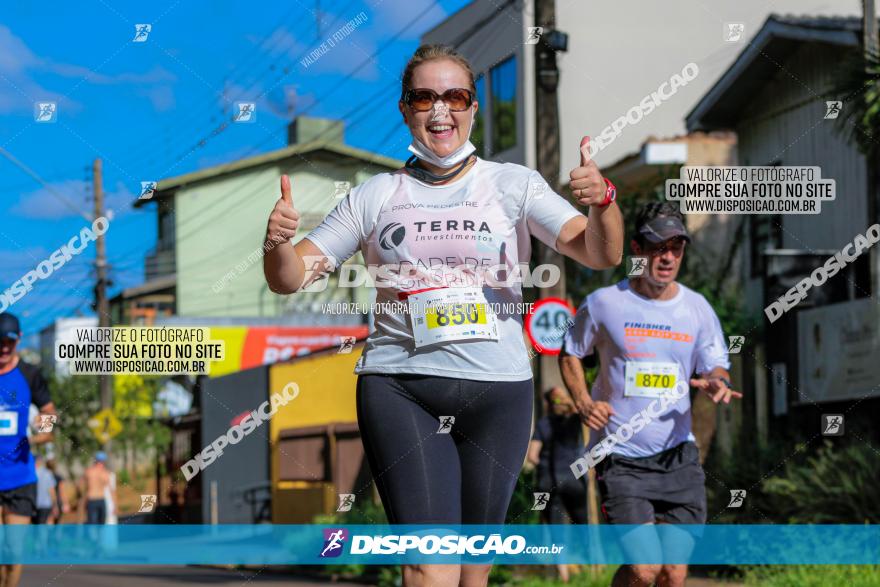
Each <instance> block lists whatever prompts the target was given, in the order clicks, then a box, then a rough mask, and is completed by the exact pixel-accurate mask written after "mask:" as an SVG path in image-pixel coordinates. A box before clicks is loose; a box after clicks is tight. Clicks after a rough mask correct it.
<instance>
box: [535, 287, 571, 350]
mask: <svg viewBox="0 0 880 587" xmlns="http://www.w3.org/2000/svg"><path fill="white" fill-rule="evenodd" d="M574 314H575V309H574V308H573V307H572V306H571V304H569V303H568V302H566V301H565V300H563V299H561V298H544V299H542V300H541V301H539V302H536V303H535V305H534V306H532V311H531V313H529V314H528V315H527V316H526V334H527V335H528V337H529V340H530V341H532V345H533V346H534V347H535V349H536V350H537V351H538V352H539V353H542V354H545V355H558V354H559V351H560V350H562V341H563V340H564V338H565V333H566V332H568V329H569V328H570V327H571V325H572V324H573V323H574Z"/></svg>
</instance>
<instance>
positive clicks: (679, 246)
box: [645, 238, 687, 257]
mask: <svg viewBox="0 0 880 587" xmlns="http://www.w3.org/2000/svg"><path fill="white" fill-rule="evenodd" d="M686 244H687V241H686V240H685V239H683V238H674V239H671V240H669V241H666V242H665V243H662V244H659V245H654V246H650V247H648V248H647V250H646V251H645V252H646V253H648V254H649V255H657V256H663V255H665V254H666V252H667V251H672V254H673V255H675V256H676V257H680V256H681V254H682V253H684V247H685V245H686Z"/></svg>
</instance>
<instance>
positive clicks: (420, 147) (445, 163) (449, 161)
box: [409, 106, 477, 169]
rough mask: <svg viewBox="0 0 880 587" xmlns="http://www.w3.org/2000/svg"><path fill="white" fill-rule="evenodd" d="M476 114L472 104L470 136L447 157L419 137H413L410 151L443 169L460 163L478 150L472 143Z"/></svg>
mask: <svg viewBox="0 0 880 587" xmlns="http://www.w3.org/2000/svg"><path fill="white" fill-rule="evenodd" d="M475 116H476V112H475V111H474V107H473V106H471V125H470V127H469V128H468V136H467V138H466V139H465V141H464V143H463V144H462V145H461V146H460V147H459V148H457V149H456V150H455V151H453V152H452V153H450V154H448V155H446V156H445V157H440V156H439V155H437V154H436V153H434V151H432V150H431V149H430V148H428V146H427V145H425V144H424V143H423V142H422V141H420V140H419V139H417V138H415V137H413V141H412V144H411V145H410V146H409V151H410V153H412V154H413V155H415V156H416V157H418V158H419V159H421V160H422V161H425V162H426V163H430V164H431V165H436V166H437V167H442V168H443V169H449V168H450V167H454V166H455V165H458V164H459V163H461V162H462V161H464V160H465V159H467V158H468V157H470V156H471V153H473V152H474V151H476V150H477V148H476V147H475V146H474V144H473V143H471V141H470V138H471V131H472V130H474V118H475Z"/></svg>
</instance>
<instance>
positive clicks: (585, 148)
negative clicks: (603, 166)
mask: <svg viewBox="0 0 880 587" xmlns="http://www.w3.org/2000/svg"><path fill="white" fill-rule="evenodd" d="M569 176H570V177H571V183H570V184H569V185H570V187H571V193H572V195H574V197H575V198H577V202H578V204H580V205H581V206H596V205H599V204H601V203H602V202H604V201H605V194H606V192H607V191H608V185H607V184H606V183H605V178H604V177H602V172H600V171H599V167H598V166H597V165H596V163H595V162H594V161H593V158H592V157H591V156H590V137H588V136H587V137H584V138H583V140H582V141H581V164H580V166H579V167H575V168H574V169H572V170H571V173H570V174H569Z"/></svg>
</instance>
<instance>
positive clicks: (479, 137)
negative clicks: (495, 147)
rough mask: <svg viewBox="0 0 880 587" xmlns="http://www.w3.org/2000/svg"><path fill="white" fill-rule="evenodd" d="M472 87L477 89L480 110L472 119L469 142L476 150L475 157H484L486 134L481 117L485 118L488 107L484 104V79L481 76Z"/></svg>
mask: <svg viewBox="0 0 880 587" xmlns="http://www.w3.org/2000/svg"><path fill="white" fill-rule="evenodd" d="M474 85H475V86H476V88H477V102H479V104H480V109H479V110H478V111H477V114H476V117H475V118H474V128H473V130H472V131H471V142H472V143H473V144H474V146H475V147H476V148H477V155H478V156H480V157H485V156H486V137H485V136H484V135H485V133H486V125H485V124H484V123H483V116H485V114H486V107H487V106H488V104H486V102H485V98H486V78H484V77H483V76H482V75H481V76H480V77H478V78H477V80H476V81H475V82H474Z"/></svg>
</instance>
